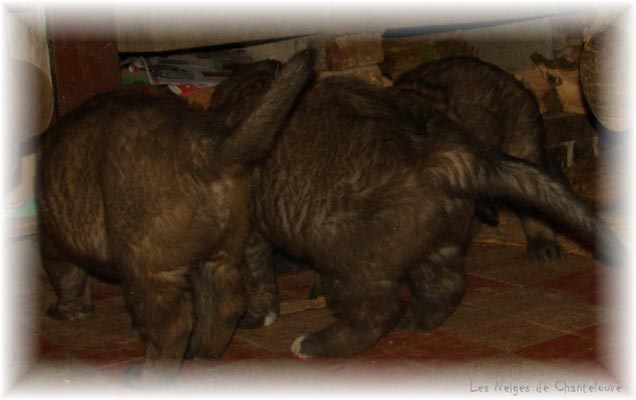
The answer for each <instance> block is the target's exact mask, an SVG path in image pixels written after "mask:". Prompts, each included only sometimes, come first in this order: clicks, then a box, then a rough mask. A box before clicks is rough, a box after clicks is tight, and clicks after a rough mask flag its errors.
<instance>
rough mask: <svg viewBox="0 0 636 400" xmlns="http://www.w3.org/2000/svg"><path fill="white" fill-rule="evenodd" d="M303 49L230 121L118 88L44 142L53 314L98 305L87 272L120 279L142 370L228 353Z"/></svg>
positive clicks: (77, 313) (79, 312)
mask: <svg viewBox="0 0 636 400" xmlns="http://www.w3.org/2000/svg"><path fill="white" fill-rule="evenodd" d="M314 57H315V56H314V53H313V52H312V51H304V52H302V53H299V54H298V55H296V56H295V57H294V58H293V59H292V60H291V61H290V62H289V63H288V65H287V66H285V67H284V68H283V69H282V70H281V71H280V73H279V74H277V75H276V77H275V78H274V79H273V80H272V83H271V85H269V87H268V88H267V90H266V91H265V94H264V95H262V96H259V98H258V104H257V105H256V106H255V107H253V112H250V113H248V114H247V115H246V116H245V119H244V120H243V121H242V122H241V123H240V124H239V125H237V126H236V127H233V128H232V129H229V128H228V127H226V126H225V124H224V123H223V121H222V120H220V119H219V118H217V117H215V116H214V115H210V114H209V113H207V112H202V111H200V110H195V109H192V108H189V107H188V106H187V105H186V104H185V102H183V101H181V100H180V99H178V98H176V97H166V96H149V95H144V94H139V93H137V94H130V93H126V94H111V95H105V96H102V97H99V98H96V99H94V100H92V101H90V102H89V103H87V104H85V105H84V106H82V107H81V108H80V109H78V110H76V111H75V112H73V113H71V114H69V115H68V116H66V117H64V118H63V119H62V120H61V121H60V122H59V123H58V124H57V125H56V126H54V127H53V128H51V129H50V130H49V131H48V132H47V133H46V137H45V139H44V142H43V148H42V158H41V162H40V170H39V186H40V188H39V189H40V191H39V215H40V223H41V228H42V230H41V242H42V256H43V263H44V268H45V269H46V271H47V273H48V274H49V277H50V279H51V283H52V284H53V287H54V288H55V291H56V293H57V296H58V300H57V303H56V304H54V305H52V306H51V307H50V309H49V311H48V312H49V314H50V315H51V316H53V317H55V318H60V319H76V318H81V317H83V316H85V315H86V314H88V313H90V312H92V310H93V304H92V299H91V289H90V284H89V281H88V279H87V278H88V274H89V273H94V274H97V275H103V276H109V277H114V278H119V279H121V282H122V284H123V286H124V289H125V296H126V301H127V304H128V306H129V308H130V311H131V313H132V316H133V319H134V321H135V323H136V326H137V327H138V329H139V332H140V334H141V336H142V338H143V340H144V341H146V345H147V347H146V359H145V362H144V365H143V368H142V370H141V374H142V378H148V379H152V378H157V377H158V376H165V375H173V374H174V373H176V371H177V369H178V366H179V362H180V360H181V358H182V357H183V355H184V353H185V352H186V349H188V344H189V351H190V353H191V354H192V355H199V356H203V357H217V356H220V355H221V354H222V353H223V351H224V350H225V348H226V346H227V344H228V342H229V340H230V338H231V335H232V333H233V331H234V329H235V326H236V321H237V320H238V318H239V317H240V316H241V314H242V313H243V312H244V297H243V289H242V284H241V277H240V270H239V269H240V267H241V265H242V262H243V257H244V245H245V239H246V233H247V229H248V209H247V206H248V199H249V176H250V172H251V170H252V167H253V164H254V163H255V162H256V161H258V160H259V159H261V158H262V157H264V156H265V155H266V154H267V152H268V151H269V150H270V148H271V144H272V142H273V140H274V136H275V134H276V133H277V131H278V130H279V129H280V128H281V126H283V124H284V120H285V118H286V116H287V114H288V113H289V110H290V109H291V107H292V105H293V104H294V102H295V100H296V97H297V96H298V94H299V93H300V91H301V89H302V87H303V86H304V85H305V83H306V81H307V78H308V76H309V75H310V73H311V67H312V65H313V60H314Z"/></svg>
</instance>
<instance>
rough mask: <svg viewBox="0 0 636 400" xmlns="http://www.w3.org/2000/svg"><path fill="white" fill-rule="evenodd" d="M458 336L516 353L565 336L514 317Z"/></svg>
mask: <svg viewBox="0 0 636 400" xmlns="http://www.w3.org/2000/svg"><path fill="white" fill-rule="evenodd" d="M457 335H458V336H459V337H460V338H463V339H466V340H470V341H472V342H476V343H481V344H485V345H488V346H490V347H493V348H496V349H500V350H505V351H514V350H519V349H521V348H524V347H527V346H530V345H532V344H535V343H541V342H544V341H546V340H548V339H553V338H556V337H559V336H561V335H563V332H561V331H558V330H555V329H550V328H546V327H544V326H540V325H536V324H533V323H531V322H528V321H525V320H523V319H520V318H517V317H514V316H513V317H509V318H505V319H502V320H500V321H498V322H496V323H494V324H492V325H488V326H486V327H484V328H481V329H474V330H469V331H461V332H459V333H457Z"/></svg>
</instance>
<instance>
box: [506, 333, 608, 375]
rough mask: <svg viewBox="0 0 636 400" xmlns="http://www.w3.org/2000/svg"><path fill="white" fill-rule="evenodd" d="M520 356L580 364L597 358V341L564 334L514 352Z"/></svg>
mask: <svg viewBox="0 0 636 400" xmlns="http://www.w3.org/2000/svg"><path fill="white" fill-rule="evenodd" d="M514 353H515V354H516V355H518V356H520V357H525V358H528V359H531V360H535V361H543V362H548V363H551V364H558V365H563V366H564V367H566V368H567V367H570V366H571V365H578V366H581V365H583V364H592V363H594V362H597V360H598V359H599V352H598V343H597V342H596V341H595V340H594V339H592V338H589V337H584V336H577V335H572V334H565V335H562V336H559V337H557V338H554V339H550V340H547V341H545V342H542V343H537V344H535V345H532V346H528V347H526V348H523V349H520V350H517V351H515V352H514Z"/></svg>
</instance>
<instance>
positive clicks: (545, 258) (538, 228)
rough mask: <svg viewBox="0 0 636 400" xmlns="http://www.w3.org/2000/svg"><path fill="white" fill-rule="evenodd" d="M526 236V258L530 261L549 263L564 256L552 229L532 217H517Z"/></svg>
mask: <svg viewBox="0 0 636 400" xmlns="http://www.w3.org/2000/svg"><path fill="white" fill-rule="evenodd" d="M519 219H521V223H522V224H523V231H524V233H525V235H526V248H527V252H528V257H529V258H530V260H532V261H538V262H549V261H553V260H558V259H561V258H563V257H564V256H565V252H564V251H563V248H561V246H560V245H559V244H558V243H557V241H556V234H555V233H554V231H553V230H552V228H550V227H548V226H547V225H545V224H544V223H543V222H541V221H538V220H536V219H534V218H532V217H529V216H524V215H519Z"/></svg>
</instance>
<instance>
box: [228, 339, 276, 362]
mask: <svg viewBox="0 0 636 400" xmlns="http://www.w3.org/2000/svg"><path fill="white" fill-rule="evenodd" d="M273 357H278V355H277V354H276V353H274V352H272V351H269V350H266V349H264V348H262V347H261V346H258V345H256V344H254V343H252V342H250V341H248V340H246V339H243V338H240V337H236V336H235V337H234V338H232V341H231V342H230V344H229V346H228V348H227V350H226V351H225V354H223V357H222V359H223V360H225V361H237V360H264V359H269V358H273Z"/></svg>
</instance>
